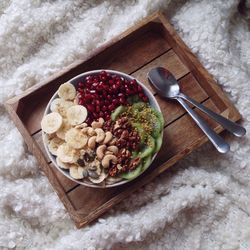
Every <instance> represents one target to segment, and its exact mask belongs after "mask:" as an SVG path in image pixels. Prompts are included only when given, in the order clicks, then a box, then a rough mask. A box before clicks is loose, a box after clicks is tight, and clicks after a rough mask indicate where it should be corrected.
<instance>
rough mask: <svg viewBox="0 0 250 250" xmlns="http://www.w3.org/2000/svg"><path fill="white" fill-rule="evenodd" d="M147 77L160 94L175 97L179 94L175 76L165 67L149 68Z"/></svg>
mask: <svg viewBox="0 0 250 250" xmlns="http://www.w3.org/2000/svg"><path fill="white" fill-rule="evenodd" d="M148 79H149V81H150V82H151V84H152V85H153V86H154V87H155V88H156V90H157V92H159V93H160V94H161V95H162V96H164V97H167V98H176V97H177V96H178V95H179V94H180V86H179V83H178V82H177V80H176V78H175V77H174V76H173V75H172V74H171V73H170V72H169V71H168V70H166V69H165V68H162V67H157V68H153V69H151V70H150V72H149V73H148Z"/></svg>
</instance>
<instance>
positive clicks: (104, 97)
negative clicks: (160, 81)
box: [77, 70, 148, 124]
mask: <svg viewBox="0 0 250 250" xmlns="http://www.w3.org/2000/svg"><path fill="white" fill-rule="evenodd" d="M77 92H78V98H79V100H78V103H79V104H80V105H85V106H86V108H87V110H88V111H89V113H88V119H87V121H86V122H87V123H88V124H89V123H90V122H92V121H93V120H94V119H95V120H97V119H98V118H99V117H104V118H105V119H107V120H108V119H110V115H111V112H112V111H113V110H114V109H115V108H116V107H117V106H119V105H126V104H127V103H128V102H127V97H129V96H131V95H139V97H140V99H141V100H143V101H144V102H148V97H147V96H146V95H145V94H144V91H143V88H142V87H141V86H140V85H138V83H137V81H136V80H135V79H133V80H127V79H125V78H124V77H120V76H117V75H115V74H109V73H107V72H106V71H105V70H103V71H101V72H100V73H99V74H96V75H91V76H87V77H86V78H85V81H84V82H79V83H78V84H77Z"/></svg>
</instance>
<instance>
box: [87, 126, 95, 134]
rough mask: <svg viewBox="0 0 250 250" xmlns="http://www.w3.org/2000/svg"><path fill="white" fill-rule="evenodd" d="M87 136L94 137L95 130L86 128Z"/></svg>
mask: <svg viewBox="0 0 250 250" xmlns="http://www.w3.org/2000/svg"><path fill="white" fill-rule="evenodd" d="M87 133H88V135H89V136H94V135H95V134H96V133H95V130H94V129H93V128H91V127H88V132H87Z"/></svg>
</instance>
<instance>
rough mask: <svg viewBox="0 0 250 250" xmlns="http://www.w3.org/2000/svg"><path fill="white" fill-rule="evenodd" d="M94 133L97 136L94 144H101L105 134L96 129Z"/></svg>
mask: <svg viewBox="0 0 250 250" xmlns="http://www.w3.org/2000/svg"><path fill="white" fill-rule="evenodd" d="M94 131H95V132H96V134H97V136H96V142H97V143H100V142H102V141H103V140H104V138H105V132H104V131H103V130H102V129H101V128H96V129H95V130H94Z"/></svg>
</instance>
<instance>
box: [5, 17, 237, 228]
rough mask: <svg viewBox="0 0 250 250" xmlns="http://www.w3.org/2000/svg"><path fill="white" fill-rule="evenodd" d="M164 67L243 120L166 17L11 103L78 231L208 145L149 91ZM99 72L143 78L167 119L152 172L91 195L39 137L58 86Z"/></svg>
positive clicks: (192, 91)
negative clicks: (150, 76) (152, 75)
mask: <svg viewBox="0 0 250 250" xmlns="http://www.w3.org/2000/svg"><path fill="white" fill-rule="evenodd" d="M159 65H161V66H165V67H167V68H168V69H169V70H170V71H171V72H172V73H174V75H175V76H176V77H177V78H178V79H179V82H180V85H181V89H182V91H183V92H184V93H186V94H187V95H190V96H191V97H193V98H194V99H195V100H197V101H198V102H202V103H204V104H205V105H206V106H207V107H209V108H211V109H213V110H214V111H216V112H218V113H222V114H223V115H224V116H226V117H229V118H230V119H231V120H233V121H237V120H239V119H240V117H241V116H240V114H239V112H238V111H237V110H236V108H235V107H234V106H233V104H232V103H231V102H230V100H229V99H228V98H227V97H226V95H225V94H224V93H223V92H222V90H221V89H220V87H219V86H218V85H217V84H216V82H215V81H214V79H213V78H212V76H211V75H210V74H209V73H208V72H207V71H206V70H205V68H204V67H203V66H202V65H201V64H200V62H199V61H198V59H197V58H196V57H195V56H194V55H193V54H192V53H191V51H190V49H189V48H188V47H187V46H186V45H185V44H184V43H183V41H182V40H181V39H180V37H179V36H178V35H177V33H176V32H175V30H174V29H173V27H172V26H171V25H170V24H169V22H168V21H167V19H166V18H165V17H164V16H163V15H162V14H161V13H155V14H153V15H152V16H150V17H148V18H145V19H144V20H142V21H141V22H140V23H138V24H137V25H135V26H133V27H132V28H131V29H129V30H127V31H125V32H124V33H122V34H121V35H119V36H117V37H115V38H114V39H112V40H111V41H110V42H108V43H107V44H105V45H104V46H102V47H101V48H98V49H97V50H95V51H94V52H91V53H90V54H89V56H88V57H87V58H85V59H83V60H79V61H77V62H75V63H74V64H72V65H70V66H69V67H67V68H65V69H63V70H62V71H60V72H58V73H57V74H56V75H54V76H52V77H50V78H49V79H48V80H47V81H45V82H43V83H40V84H37V85H36V86H34V87H32V88H30V89H28V90H27V91H25V92H24V93H23V94H21V95H20V96H17V97H14V98H12V99H11V100H9V101H8V102H7V103H6V108H7V110H8V112H9V113H10V116H11V118H12V119H13V121H14V122H15V124H16V126H17V127H18V129H19V131H20V132H21V134H22V135H23V137H24V140H25V142H26V143H27V145H28V148H29V150H30V151H31V152H32V153H33V154H34V155H35V156H36V158H37V160H38V161H39V163H40V165H41V168H42V169H43V171H44V173H45V174H46V176H47V177H48V179H49V181H50V183H51V185H52V186H53V188H54V189H55V191H56V192H57V194H58V196H59V198H60V199H61V201H62V203H63V204H64V206H65V207H66V209H67V210H68V212H69V214H70V216H71V218H72V219H73V220H74V222H75V224H76V226H77V227H78V228H80V227H82V226H84V225H86V224H88V223H89V222H91V221H93V220H94V219H96V218H98V216H100V215H101V214H103V213H104V212H105V211H108V210H109V209H110V208H111V207H112V206H114V205H115V204H117V203H118V202H120V201H121V200H123V199H124V198H125V197H127V196H128V195H129V194H131V193H132V192H134V191H135V190H136V189H137V188H139V187H141V186H143V185H145V184H146V183H148V182H150V181H151V180H152V179H153V178H155V177H156V176H157V175H159V174H161V173H162V172H164V171H165V170H166V169H167V168H169V167H170V166H172V165H173V164H175V163H176V162H177V161H178V160H180V159H182V158H183V157H184V156H186V155H187V154H189V153H191V152H192V151H194V150H195V149H196V148H198V147H199V146H200V145H202V144H204V143H205V142H206V141H207V138H206V137H205V135H204V134H203V133H202V132H201V130H200V129H199V128H198V127H197V126H196V125H195V124H194V122H193V120H192V119H191V118H190V117H189V116H188V115H187V113H186V112H185V111H184V110H183V109H182V108H181V107H180V106H179V105H178V104H177V103H175V102H173V101H165V100H163V99H162V98H161V97H159V96H158V95H157V94H155V92H154V90H153V89H152V88H151V86H150V85H149V83H148V81H147V78H146V74H147V72H148V70H149V69H150V68H152V67H154V66H159ZM98 68H99V69H100V68H110V69H115V70H121V71H123V72H126V73H128V74H132V75H133V76H134V77H136V78H138V79H139V80H140V81H141V82H142V83H143V84H145V85H146V86H148V87H149V88H150V89H151V91H152V93H154V94H155V97H156V99H157V101H158V103H159V104H160V106H161V109H162V111H163V114H164V119H165V129H164V143H163V146H162V149H161V150H160V152H159V154H158V156H157V158H156V159H155V161H154V162H153V164H152V166H151V167H150V168H149V169H148V170H147V171H146V172H145V173H143V174H142V176H140V177H139V178H137V179H136V180H134V181H132V182H130V183H127V184H125V185H123V186H120V187H116V188H110V189H92V188H88V187H84V186H81V185H78V184H75V183H74V182H73V181H71V180H69V179H68V178H66V177H65V176H64V175H63V174H62V173H61V172H59V171H58V170H57V169H56V168H55V167H54V166H53V165H52V164H50V161H49V159H48V157H47V155H46V153H45V149H44V148H43V144H42V140H41V132H39V130H40V121H41V118H42V115H43V112H44V109H45V107H46V105H47V102H48V100H49V98H50V97H51V96H52V94H53V93H54V92H55V91H56V89H57V88H58V86H59V85H60V84H61V83H63V82H65V81H67V80H69V79H70V78H72V77H74V76H76V75H78V74H79V73H82V72H84V71H88V70H92V69H98ZM201 115H202V116H203V117H204V118H205V119H206V120H207V121H208V122H209V124H210V126H211V127H213V128H214V130H215V131H216V132H217V133H219V132H221V131H222V130H223V129H222V127H221V126H219V125H218V124H216V123H215V122H213V121H211V120H209V119H208V118H207V117H206V116H204V114H201ZM32 135H33V136H32ZM215 153H216V152H215Z"/></svg>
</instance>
